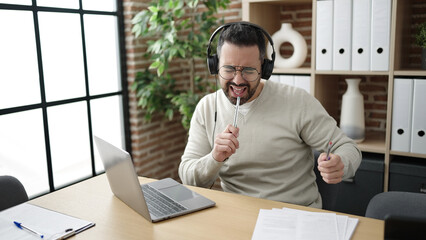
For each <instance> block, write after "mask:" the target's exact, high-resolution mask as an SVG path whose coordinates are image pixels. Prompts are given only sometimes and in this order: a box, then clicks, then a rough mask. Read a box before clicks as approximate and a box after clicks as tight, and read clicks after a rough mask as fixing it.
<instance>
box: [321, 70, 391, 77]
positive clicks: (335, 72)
mask: <svg viewBox="0 0 426 240" xmlns="http://www.w3.org/2000/svg"><path fill="white" fill-rule="evenodd" d="M315 74H318V75H360V76H365V75H369V76H372V75H377V76H388V75H389V72H385V71H380V72H372V71H318V70H316V71H315Z"/></svg>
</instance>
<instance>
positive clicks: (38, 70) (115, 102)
mask: <svg viewBox="0 0 426 240" xmlns="http://www.w3.org/2000/svg"><path fill="white" fill-rule="evenodd" d="M120 6H121V1H116V0H102V1H94V0H63V1H54V0H0V32H1V35H2V37H1V38H0V175H13V176H15V177H17V178H18V179H19V180H20V181H21V182H22V183H23V184H24V187H25V189H26V190H27V193H28V195H29V197H30V198H33V197H35V196H39V195H41V194H45V193H48V192H51V191H54V190H57V189H59V188H61V187H64V186H67V185H69V184H72V183H74V182H78V181H80V180H83V179H86V178H90V177H92V176H95V175H97V174H99V173H102V172H103V171H104V169H103V166H102V163H101V162H100V159H99V156H98V153H97V150H96V149H95V147H94V142H93V138H92V136H93V135H97V136H99V137H102V138H104V139H106V140H108V141H110V142H112V143H113V144H115V145H117V146H121V147H122V148H127V150H128V151H129V150H130V149H129V145H128V144H130V143H129V140H127V141H126V139H129V138H130V136H129V130H128V124H127V122H128V107H127V106H128V100H127V83H126V75H125V74H126V73H125V71H121V69H126V68H125V63H123V62H121V61H120V59H125V58H123V56H124V46H122V42H123V41H121V40H122V38H123V37H124V34H123V33H122V32H124V31H123V27H122V21H123V20H122V14H121V11H120V9H118V8H120ZM126 146H127V147H126Z"/></svg>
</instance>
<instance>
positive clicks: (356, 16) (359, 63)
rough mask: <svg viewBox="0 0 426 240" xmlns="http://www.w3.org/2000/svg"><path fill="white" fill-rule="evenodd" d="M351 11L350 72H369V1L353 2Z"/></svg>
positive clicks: (356, 0) (358, 0)
mask: <svg viewBox="0 0 426 240" xmlns="http://www.w3.org/2000/svg"><path fill="white" fill-rule="evenodd" d="M352 9H353V11H352V13H353V18H352V71H369V70H370V41H371V36H370V34H371V0H355V1H353V6H352Z"/></svg>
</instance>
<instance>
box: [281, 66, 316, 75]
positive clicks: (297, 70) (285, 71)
mask: <svg viewBox="0 0 426 240" xmlns="http://www.w3.org/2000/svg"><path fill="white" fill-rule="evenodd" d="M273 73H274V74H311V68H308V67H306V68H274V71H273Z"/></svg>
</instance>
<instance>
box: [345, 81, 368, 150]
mask: <svg viewBox="0 0 426 240" xmlns="http://www.w3.org/2000/svg"><path fill="white" fill-rule="evenodd" d="M345 81H346V83H347V84H348V88H347V89H346V92H345V93H344V94H343V98H342V109H341V115H340V129H342V131H343V132H344V133H345V134H346V135H347V136H348V137H350V138H352V139H353V140H354V141H355V142H357V143H360V142H362V141H364V138H365V121H364V96H363V95H362V94H361V92H360V91H359V83H360V82H361V79H360V78H347V79H345Z"/></svg>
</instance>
